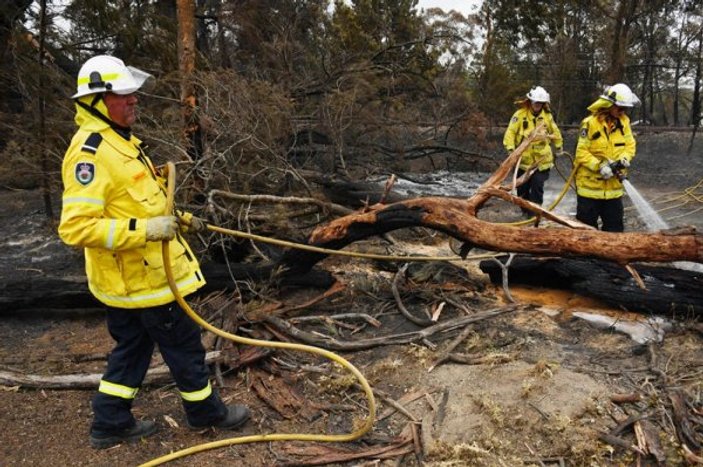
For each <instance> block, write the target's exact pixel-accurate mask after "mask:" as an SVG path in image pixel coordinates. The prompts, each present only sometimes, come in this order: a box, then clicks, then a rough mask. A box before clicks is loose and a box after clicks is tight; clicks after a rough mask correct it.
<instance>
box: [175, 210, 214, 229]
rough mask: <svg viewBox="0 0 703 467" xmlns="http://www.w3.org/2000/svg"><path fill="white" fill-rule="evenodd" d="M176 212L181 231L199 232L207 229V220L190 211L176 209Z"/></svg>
mask: <svg viewBox="0 0 703 467" xmlns="http://www.w3.org/2000/svg"><path fill="white" fill-rule="evenodd" d="M176 214H177V215H178V224H179V225H180V227H181V232H183V233H201V232H205V231H206V230H207V222H205V221H204V220H203V219H201V218H199V217H196V216H194V215H193V214H192V213H190V212H180V211H176Z"/></svg>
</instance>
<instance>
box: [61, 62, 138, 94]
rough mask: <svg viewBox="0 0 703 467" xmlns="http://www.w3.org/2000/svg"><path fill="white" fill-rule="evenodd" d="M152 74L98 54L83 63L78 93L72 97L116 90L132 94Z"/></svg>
mask: <svg viewBox="0 0 703 467" xmlns="http://www.w3.org/2000/svg"><path fill="white" fill-rule="evenodd" d="M150 77H151V75H150V74H149V73H147V72H145V71H142V70H139V69H138V68H134V67H131V66H125V64H124V62H123V61H122V60H120V59H119V58H116V57H111V56H109V55H98V56H96V57H93V58H91V59H89V60H88V61H87V62H85V63H84V64H83V66H82V67H81V69H80V71H79V72H78V79H77V80H76V91H77V92H76V93H75V94H74V95H73V96H71V98H72V99H76V98H78V97H82V96H87V95H89V94H97V93H100V92H114V93H115V94H131V93H133V92H135V91H136V90H137V89H139V88H141V87H142V85H143V84H144V81H146V80H147V79H148V78H150Z"/></svg>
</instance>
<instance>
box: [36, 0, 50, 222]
mask: <svg viewBox="0 0 703 467" xmlns="http://www.w3.org/2000/svg"><path fill="white" fill-rule="evenodd" d="M39 3H40V6H39V77H38V78H39V79H38V84H39V86H38V87H39V99H38V100H37V102H38V105H39V109H38V114H39V153H40V157H41V171H42V175H41V177H42V179H41V180H42V183H41V187H42V198H43V199H44V213H45V214H46V217H47V219H48V220H49V221H50V222H51V221H53V220H54V210H53V209H52V206H51V191H50V190H49V161H48V158H47V154H46V87H45V85H44V77H45V76H44V75H45V73H44V59H45V56H44V38H45V37H46V0H41V1H40V2H39Z"/></svg>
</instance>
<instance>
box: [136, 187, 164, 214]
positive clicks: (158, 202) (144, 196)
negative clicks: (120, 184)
mask: <svg viewBox="0 0 703 467" xmlns="http://www.w3.org/2000/svg"><path fill="white" fill-rule="evenodd" d="M127 194H129V196H130V198H132V200H133V201H135V202H136V203H137V204H138V205H139V206H140V207H141V209H142V210H143V215H144V217H154V216H163V215H164V210H165V208H166V197H165V196H164V194H163V193H162V192H161V188H159V185H158V184H157V183H156V182H154V181H153V180H151V179H149V180H140V181H139V182H137V183H135V184H134V185H132V186H129V187H127Z"/></svg>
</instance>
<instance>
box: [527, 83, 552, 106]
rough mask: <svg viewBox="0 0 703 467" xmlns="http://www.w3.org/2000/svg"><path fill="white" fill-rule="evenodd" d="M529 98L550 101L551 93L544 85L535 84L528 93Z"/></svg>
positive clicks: (537, 100)
mask: <svg viewBox="0 0 703 467" xmlns="http://www.w3.org/2000/svg"><path fill="white" fill-rule="evenodd" d="M526 96H527V98H528V99H529V100H531V101H532V102H546V103H549V93H548V92H547V91H546V90H545V89H544V88H543V87H542V86H535V87H534V88H532V89H530V92H528V93H527V94H526Z"/></svg>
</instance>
